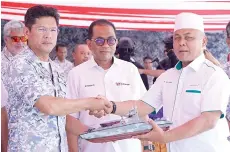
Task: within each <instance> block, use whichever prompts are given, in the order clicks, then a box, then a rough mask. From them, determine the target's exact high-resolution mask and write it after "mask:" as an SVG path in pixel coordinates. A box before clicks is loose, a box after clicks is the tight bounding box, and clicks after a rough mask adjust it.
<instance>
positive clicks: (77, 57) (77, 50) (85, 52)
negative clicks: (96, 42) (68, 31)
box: [72, 44, 92, 66]
mask: <svg viewBox="0 0 230 152" xmlns="http://www.w3.org/2000/svg"><path fill="white" fill-rule="evenodd" d="M72 56H73V61H74V66H78V65H79V64H81V63H83V62H86V61H88V60H89V59H91V57H92V52H91V51H90V49H89V47H88V45H87V44H76V45H75V47H74V50H73V53H72Z"/></svg>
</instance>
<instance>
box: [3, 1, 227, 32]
mask: <svg viewBox="0 0 230 152" xmlns="http://www.w3.org/2000/svg"><path fill="white" fill-rule="evenodd" d="M36 4H45V5H48V6H52V7H55V8H57V9H58V10H59V12H60V15H61V19H60V24H61V25H66V26H76V27H88V26H89V24H90V23H91V22H92V21H93V20H96V19H101V18H104V19H108V20H110V21H112V22H113V23H114V24H115V26H116V27H117V28H118V29H129V30H152V31H170V30H172V29H173V22H174V17H175V15H176V14H178V13H180V12H194V13H197V14H200V15H202V16H203V17H204V22H205V30H206V31H217V30H223V29H224V28H225V26H226V24H227V23H228V22H229V20H230V0H229V1H227V0H221V1H220V0H215V1H214V0H196V1H194V0H193V1H191V0H190V1H181V0H177V1H165V0H137V1H134V0H116V1H108V0H39V1H37V0H36V1H35V0H30V1H28V0H3V1H2V2H1V19H6V20H11V19H18V20H21V21H23V20H24V15H25V13H26V10H27V9H28V8H29V7H31V6H33V5H36Z"/></svg>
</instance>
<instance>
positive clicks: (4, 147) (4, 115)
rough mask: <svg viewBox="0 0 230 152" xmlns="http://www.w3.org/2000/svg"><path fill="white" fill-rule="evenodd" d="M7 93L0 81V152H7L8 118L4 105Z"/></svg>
mask: <svg viewBox="0 0 230 152" xmlns="http://www.w3.org/2000/svg"><path fill="white" fill-rule="evenodd" d="M7 99H8V93H7V91H6V89H5V87H4V85H3V83H2V81H1V152H7V146H8V116H7V111H6V107H5V106H6V103H7Z"/></svg>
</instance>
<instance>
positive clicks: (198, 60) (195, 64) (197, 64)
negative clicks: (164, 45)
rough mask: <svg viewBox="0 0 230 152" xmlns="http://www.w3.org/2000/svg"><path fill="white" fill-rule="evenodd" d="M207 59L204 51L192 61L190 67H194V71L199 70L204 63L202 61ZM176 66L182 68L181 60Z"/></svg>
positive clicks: (178, 68)
mask: <svg viewBox="0 0 230 152" xmlns="http://www.w3.org/2000/svg"><path fill="white" fill-rule="evenodd" d="M204 61H205V56H204V53H202V54H201V55H200V56H199V57H197V58H196V59H195V60H194V61H192V62H191V63H190V64H189V65H188V67H190V68H192V69H193V70H194V71H198V70H199V68H200V66H201V65H202V63H203V62H204ZM175 68H176V69H177V70H181V69H182V62H181V61H179V62H178V63H177V64H176V66H175Z"/></svg>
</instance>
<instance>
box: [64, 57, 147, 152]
mask: <svg viewBox="0 0 230 152" xmlns="http://www.w3.org/2000/svg"><path fill="white" fill-rule="evenodd" d="M113 60H114V62H113V64H112V66H111V67H110V68H109V69H108V70H104V69H102V68H101V67H100V66H98V65H97V64H96V62H95V61H94V59H93V58H92V59H91V60H89V61H87V62H85V63H82V64H80V65H79V66H77V67H75V68H73V69H72V70H71V71H70V72H69V76H68V82H67V98H71V99H77V98H86V97H96V96H98V95H103V96H105V97H106V98H107V99H108V100H112V101H125V100H130V99H133V100H134V99H135V100H138V99H140V98H141V97H142V96H143V95H144V93H145V92H146V89H145V86H144V84H143V82H142V80H141V78H140V74H139V73H138V70H137V68H136V67H135V66H134V65H133V64H132V63H129V62H126V61H122V60H120V59H117V58H113ZM74 115H75V117H76V118H78V119H79V120H80V121H81V122H82V123H83V124H85V125H87V126H90V127H94V128H95V127H96V128H97V127H99V126H100V123H102V122H105V121H110V120H116V119H120V118H121V117H120V116H117V115H107V116H105V117H102V118H100V119H99V118H96V117H94V116H90V115H89V114H88V111H82V112H79V113H77V114H74ZM80 148H81V152H92V151H94V152H141V143H140V141H139V140H137V139H127V140H121V141H117V142H114V143H112V142H109V143H99V144H95V143H90V142H87V141H85V140H81V142H80Z"/></svg>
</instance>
